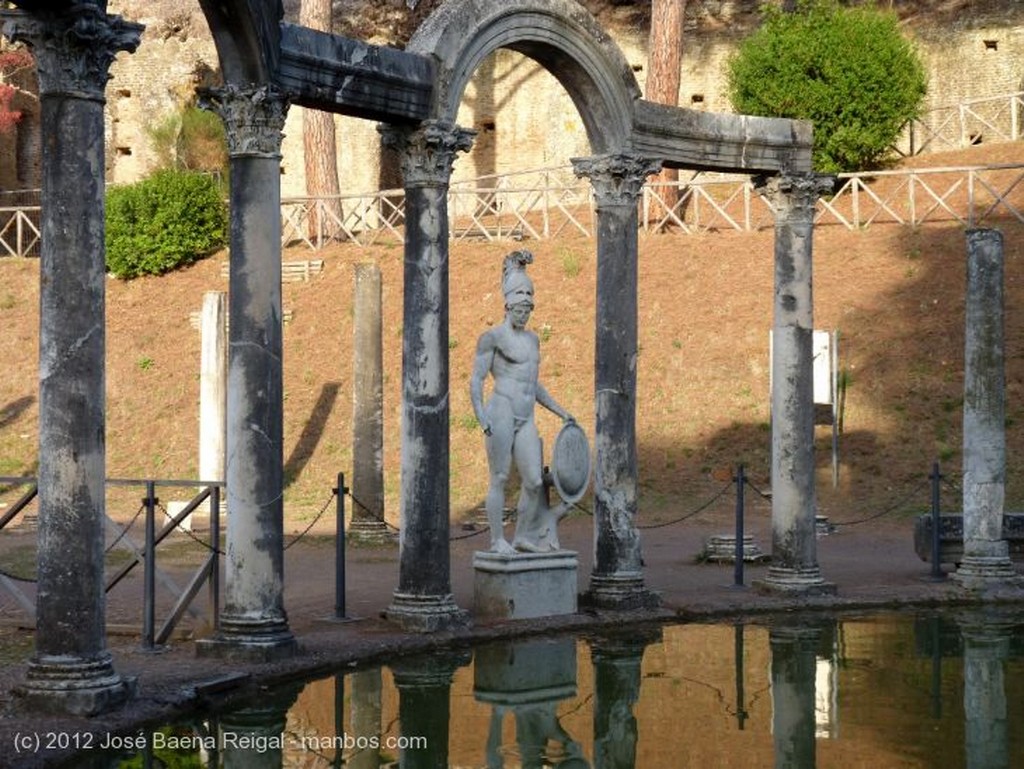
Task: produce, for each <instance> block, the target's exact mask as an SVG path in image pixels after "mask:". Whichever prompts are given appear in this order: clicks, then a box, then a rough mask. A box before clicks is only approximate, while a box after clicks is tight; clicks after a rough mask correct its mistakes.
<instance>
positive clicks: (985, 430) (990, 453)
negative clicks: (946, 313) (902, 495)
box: [953, 230, 1019, 589]
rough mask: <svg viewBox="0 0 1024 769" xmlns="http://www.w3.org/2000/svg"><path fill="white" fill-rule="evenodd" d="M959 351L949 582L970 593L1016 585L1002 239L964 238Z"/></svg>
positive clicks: (995, 235)
mask: <svg viewBox="0 0 1024 769" xmlns="http://www.w3.org/2000/svg"><path fill="white" fill-rule="evenodd" d="M965 315H966V330H965V344H964V460H963V461H964V491H963V500H964V556H963V559H962V560H961V561H960V567H959V568H958V569H957V570H956V573H955V574H954V575H953V578H954V579H955V580H956V581H957V582H958V583H959V584H960V585H961V586H962V587H965V588H968V589H983V588H986V587H989V586H996V585H998V584H1000V583H1006V582H1014V581H1019V580H1018V579H1017V573H1016V571H1015V569H1014V567H1013V563H1012V562H1011V561H1010V551H1009V543H1008V542H1007V541H1006V540H1005V539H1004V538H1003V501H1004V497H1005V493H1006V423H1005V417H1006V404H1005V399H1006V375H1005V370H1004V356H1005V344H1004V335H1003V236H1002V234H1001V233H1000V232H998V231H997V230H968V231H967V300H966V308H965Z"/></svg>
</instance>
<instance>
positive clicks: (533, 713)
mask: <svg viewBox="0 0 1024 769" xmlns="http://www.w3.org/2000/svg"><path fill="white" fill-rule="evenodd" d="M510 709H511V710H512V711H513V712H514V713H515V719H516V746H517V749H518V752H519V765H520V766H522V767H523V769H544V767H557V768H558V769H590V764H589V763H588V761H587V759H586V758H585V757H584V755H583V748H582V746H581V745H580V744H579V743H578V742H576V740H574V739H573V738H572V737H571V736H570V735H569V733H568V732H566V731H565V729H563V728H562V724H561V723H560V722H559V720H558V712H557V710H558V702H538V703H532V704H524V705H515V706H512V707H511V708H510ZM505 710H506V708H504V707H500V706H498V705H495V706H494V709H493V710H492V711H491V726H490V729H489V731H488V733H487V748H486V753H487V769H504V766H505V761H504V758H503V757H502V744H501V736H502V735H501V727H502V721H503V720H504V716H505Z"/></svg>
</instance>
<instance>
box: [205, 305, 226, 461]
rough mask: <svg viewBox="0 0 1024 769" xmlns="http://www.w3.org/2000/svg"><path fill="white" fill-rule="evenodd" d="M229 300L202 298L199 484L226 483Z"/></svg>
mask: <svg viewBox="0 0 1024 769" xmlns="http://www.w3.org/2000/svg"><path fill="white" fill-rule="evenodd" d="M227 299H228V295H227V294H226V293H225V292H223V291H207V292H206V293H205V294H204V295H203V310H202V314H201V316H200V324H199V325H200V332H201V336H202V346H201V350H200V357H199V480H201V481H223V480H224V456H225V441H226V425H227V395H228V324H227Z"/></svg>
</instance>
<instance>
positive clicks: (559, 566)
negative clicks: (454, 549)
mask: <svg viewBox="0 0 1024 769" xmlns="http://www.w3.org/2000/svg"><path fill="white" fill-rule="evenodd" d="M473 570H474V572H475V580H474V589H473V606H474V613H475V614H476V616H477V617H480V618H483V619H528V618H532V617H552V616H556V615H561V614H575V613H576V591H577V587H576V581H577V572H578V570H579V557H578V555H577V554H576V553H575V552H573V551H571V550H556V551H554V552H551V553H515V554H513V555H502V554H501V553H492V552H490V551H487V552H477V553H475V554H474V556H473Z"/></svg>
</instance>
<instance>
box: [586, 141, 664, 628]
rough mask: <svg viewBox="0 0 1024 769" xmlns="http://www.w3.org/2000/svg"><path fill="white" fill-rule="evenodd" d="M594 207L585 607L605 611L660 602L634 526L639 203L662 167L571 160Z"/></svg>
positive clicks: (628, 159)
mask: <svg viewBox="0 0 1024 769" xmlns="http://www.w3.org/2000/svg"><path fill="white" fill-rule="evenodd" d="M572 163H573V170H574V171H575V172H576V175H577V176H586V177H588V178H589V179H590V181H591V184H592V185H593V187H594V196H595V199H596V208H597V320H596V323H597V328H596V330H595V337H596V339H595V355H594V408H595V424H594V445H595V462H594V567H593V572H592V573H591V576H590V591H589V600H590V601H591V602H592V603H593V604H594V605H596V606H600V607H607V608H622V609H626V608H636V607H638V606H649V605H654V604H656V603H657V600H656V598H655V597H654V595H653V594H652V593H650V592H649V591H648V590H647V589H646V588H645V586H644V576H643V572H642V567H641V557H640V534H639V531H638V530H637V527H636V514H637V467H636V356H637V210H636V207H637V200H638V198H639V196H640V193H641V190H642V188H643V183H644V180H645V179H646V178H647V177H648V176H649V175H650V174H652V173H655V172H656V171H657V170H658V168H659V167H660V163H659V162H657V161H652V160H649V159H647V158H641V157H637V156H634V155H604V156H599V157H593V158H574V159H573V161H572Z"/></svg>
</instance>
